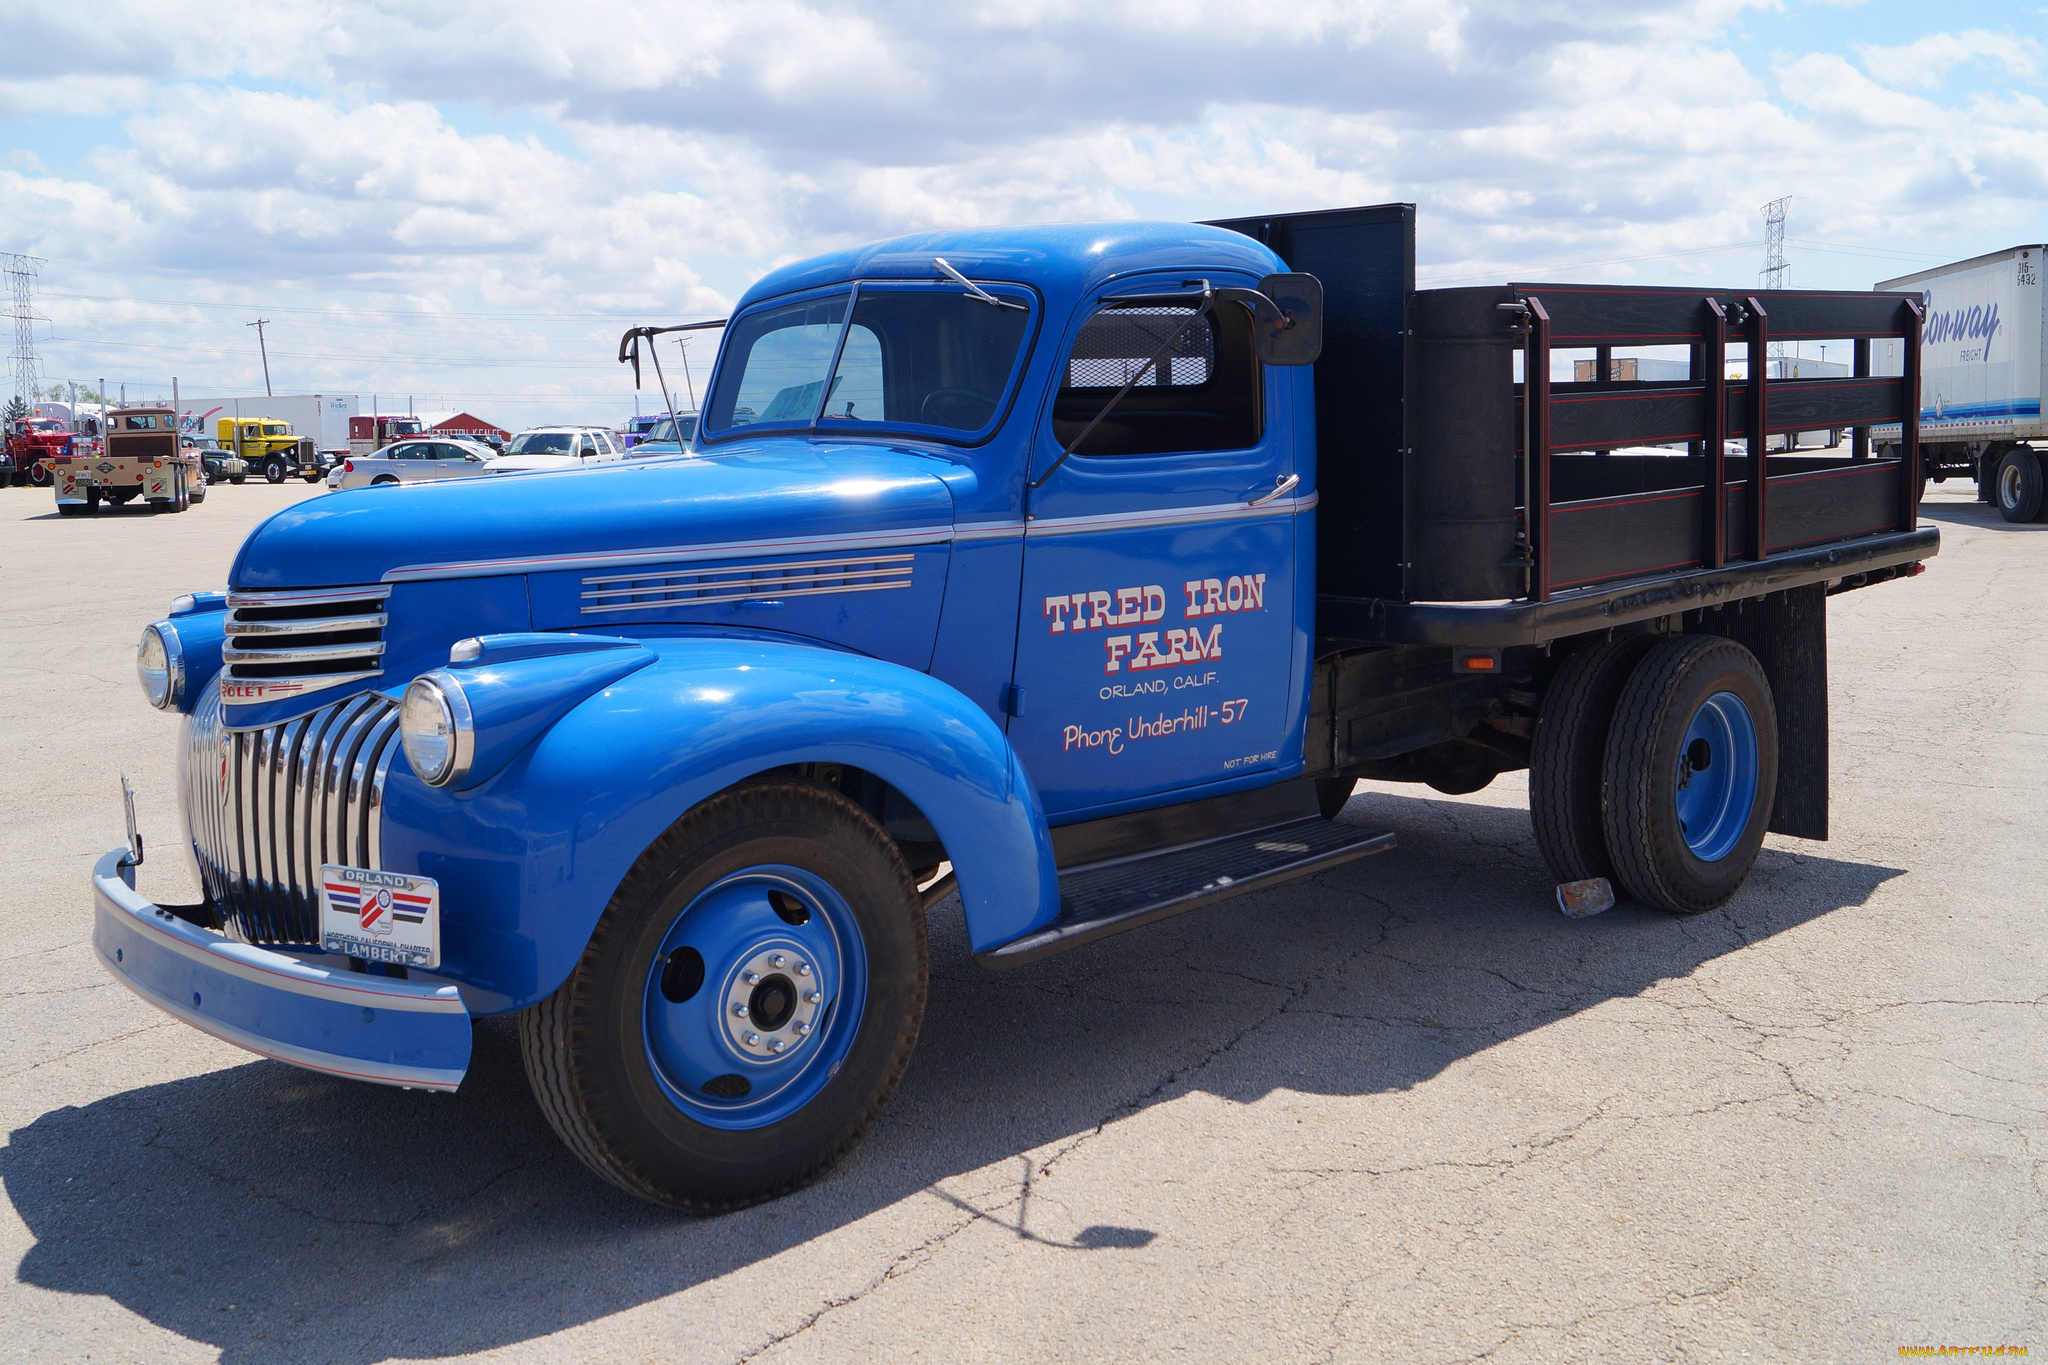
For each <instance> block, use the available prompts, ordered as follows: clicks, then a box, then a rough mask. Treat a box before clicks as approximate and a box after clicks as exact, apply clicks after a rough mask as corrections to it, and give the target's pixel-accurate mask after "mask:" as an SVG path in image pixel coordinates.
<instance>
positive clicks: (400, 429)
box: [391, 422, 421, 436]
mask: <svg viewBox="0 0 2048 1365" xmlns="http://www.w3.org/2000/svg"><path fill="white" fill-rule="evenodd" d="M420 431H421V427H420V424H419V423H418V422H393V423H392V424H391V434H392V435H393V436H417V435H419V434H420Z"/></svg>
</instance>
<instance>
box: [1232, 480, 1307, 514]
mask: <svg viewBox="0 0 2048 1365" xmlns="http://www.w3.org/2000/svg"><path fill="white" fill-rule="evenodd" d="M1300 482H1301V475H1299V474H1289V475H1288V476H1287V477H1286V478H1284V479H1282V480H1280V481H1279V482H1278V483H1276V484H1274V485H1273V486H1272V488H1270V489H1268V490H1267V491H1266V492H1264V493H1261V494H1260V495H1259V496H1258V497H1256V498H1246V499H1245V506H1247V507H1257V506H1259V505H1260V504H1262V503H1268V502H1271V501H1272V500H1273V499H1275V498H1277V497H1279V496H1280V495H1281V494H1282V493H1285V492H1288V491H1289V490H1290V489H1292V488H1293V487H1294V485H1296V484H1298V483H1300Z"/></svg>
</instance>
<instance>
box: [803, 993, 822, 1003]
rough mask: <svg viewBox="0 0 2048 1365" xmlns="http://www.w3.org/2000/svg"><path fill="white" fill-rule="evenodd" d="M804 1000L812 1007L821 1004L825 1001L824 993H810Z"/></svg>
mask: <svg viewBox="0 0 2048 1365" xmlns="http://www.w3.org/2000/svg"><path fill="white" fill-rule="evenodd" d="M804 999H805V1000H807V1001H809V1002H810V1003H811V1004H813V1005H817V1004H822V1003H824V1000H825V993H824V992H823V991H812V992H811V993H810V994H809V995H807V996H805V997H804Z"/></svg>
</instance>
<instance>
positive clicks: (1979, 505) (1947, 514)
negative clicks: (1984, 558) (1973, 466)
mask: <svg viewBox="0 0 2048 1365" xmlns="http://www.w3.org/2000/svg"><path fill="white" fill-rule="evenodd" d="M1920 515H1921V517H1922V518H1924V519H1925V520H1928V521H1938V522H1941V523H1942V524H1943V525H1955V526H1982V527H1983V528H1985V529H1986V530H1989V531H2020V532H2034V531H2048V522H2040V521H2007V520H2006V519H2005V518H2004V517H2003V516H2000V515H1999V512H1998V509H1997V508H1996V507H1993V506H1992V505H1991V504H1990V503H1988V502H1975V501H1971V502H1964V501H1961V500H1950V499H1946V498H1945V499H1943V500H1941V501H1940V502H1923V503H1921V504H1920Z"/></svg>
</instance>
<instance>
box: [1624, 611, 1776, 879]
mask: <svg viewBox="0 0 2048 1365" xmlns="http://www.w3.org/2000/svg"><path fill="white" fill-rule="evenodd" d="M1722 693H1727V694H1732V695H1733V696H1734V697H1735V698H1736V699H1737V700H1739V701H1740V702H1741V703H1742V706H1743V708H1745V710H1746V713H1747V717H1748V719H1749V720H1750V722H1751V723H1752V725H1753V729H1754V736H1755V740H1754V753H1753V756H1752V757H1753V764H1754V785H1753V787H1752V788H1751V793H1750V797H1749V808H1748V811H1747V815H1746V818H1741V816H1742V813H1741V812H1739V811H1736V812H1734V813H1733V815H1732V816H1731V822H1730V824H1729V825H1728V828H1729V830H1730V832H1731V835H1732V837H1731V840H1730V844H1729V847H1728V848H1727V849H1726V851H1725V852H1723V853H1721V854H1719V855H1718V856H1716V857H1713V858H1712V859H1703V858H1701V857H1700V856H1698V855H1697V854H1696V853H1695V852H1694V850H1693V849H1692V847H1691V846H1690V845H1689V844H1688V842H1687V830H1686V828H1685V826H1684V825H1683V824H1682V823H1681V820H1680V813H1679V806H1678V788H1679V779H1680V776H1681V769H1680V764H1681V762H1686V763H1690V764H1691V771H1690V772H1687V773H1685V774H1684V776H1685V777H1686V779H1687V780H1688V781H1689V780H1690V779H1691V778H1692V777H1694V776H1696V775H1697V774H1698V773H1700V772H1705V771H1707V770H1708V767H1709V763H1708V762H1707V761H1698V762H1695V761H1693V760H1691V759H1688V758H1687V753H1688V750H1689V747H1693V746H1688V745H1687V744H1686V742H1685V740H1686V733H1687V729H1688V727H1689V726H1690V725H1691V723H1692V721H1693V719H1694V717H1695V715H1696V714H1698V713H1699V712H1700V711H1701V708H1702V706H1703V705H1704V704H1706V703H1707V701H1708V700H1709V699H1710V698H1713V697H1715V696H1717V695H1718V694H1722ZM1702 758H1703V759H1712V760H1713V761H1720V760H1719V755H1718V752H1715V753H1709V754H1704V755H1702ZM1604 771H1605V786H1606V802H1605V806H1604V810H1603V814H1604V816H1605V820H1604V825H1605V829H1606V834H1607V850H1608V855H1609V856H1610V857H1611V858H1612V859H1613V860H1614V873H1615V880H1616V882H1618V883H1619V885H1620V886H1621V888H1623V889H1625V890H1626V891H1627V892H1628V894H1629V895H1631V896H1633V897H1634V898H1635V899H1636V900H1638V901H1641V902H1642V903H1643V904H1645V905H1650V906H1654V907H1656V908H1657V909H1660V910H1668V911H1670V912H1671V913H1673V914H1677V915H1696V914H1700V913H1702V912H1703V911H1707V910H1712V909H1714V908H1716V907H1717V906H1720V905H1723V904H1725V903H1726V902H1727V900H1728V898H1729V897H1731V896H1733V895H1734V894H1735V893H1736V891H1737V890H1738V889H1740V888H1741V886H1742V883H1743V880H1744V879H1745V878H1747V877H1748V876H1749V870H1750V868H1751V867H1752V866H1754V865H1755V863H1756V855H1757V850H1758V849H1760V848H1762V847H1763V841H1764V827H1765V826H1766V825H1768V824H1769V823H1770V818H1771V805H1772V802H1773V800H1774V798H1775V796H1776V793H1777V786H1778V714H1777V709H1776V707H1775V705H1774V704H1773V703H1772V700H1771V688H1770V683H1769V682H1768V681H1767V680H1766V679H1765V677H1764V671H1763V666H1762V665H1760V664H1759V663H1757V661H1756V656H1755V655H1753V654H1751V653H1750V652H1749V651H1748V650H1746V649H1744V648H1743V647H1742V646H1741V645H1738V644H1736V643H1735V642H1734V641H1732V640H1724V639H1721V638H1720V637H1718V636H1712V635H1686V636H1680V637H1677V638H1675V639H1666V640H1664V641H1663V642H1662V643H1660V644H1658V645H1657V646H1656V647H1654V648H1653V649H1651V650H1650V652H1649V653H1648V654H1646V655H1644V656H1643V660H1642V662H1641V663H1639V664H1637V665H1636V668H1635V671H1634V672H1633V673H1631V674H1630V675H1629V680H1628V683H1627V685H1626V686H1624V687H1623V688H1622V692H1621V699H1620V701H1619V703H1618V704H1617V706H1616V708H1615V713H1614V722H1613V724H1612V726H1611V727H1610V728H1609V730H1608V732H1607V756H1606V763H1605V765H1604Z"/></svg>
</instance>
